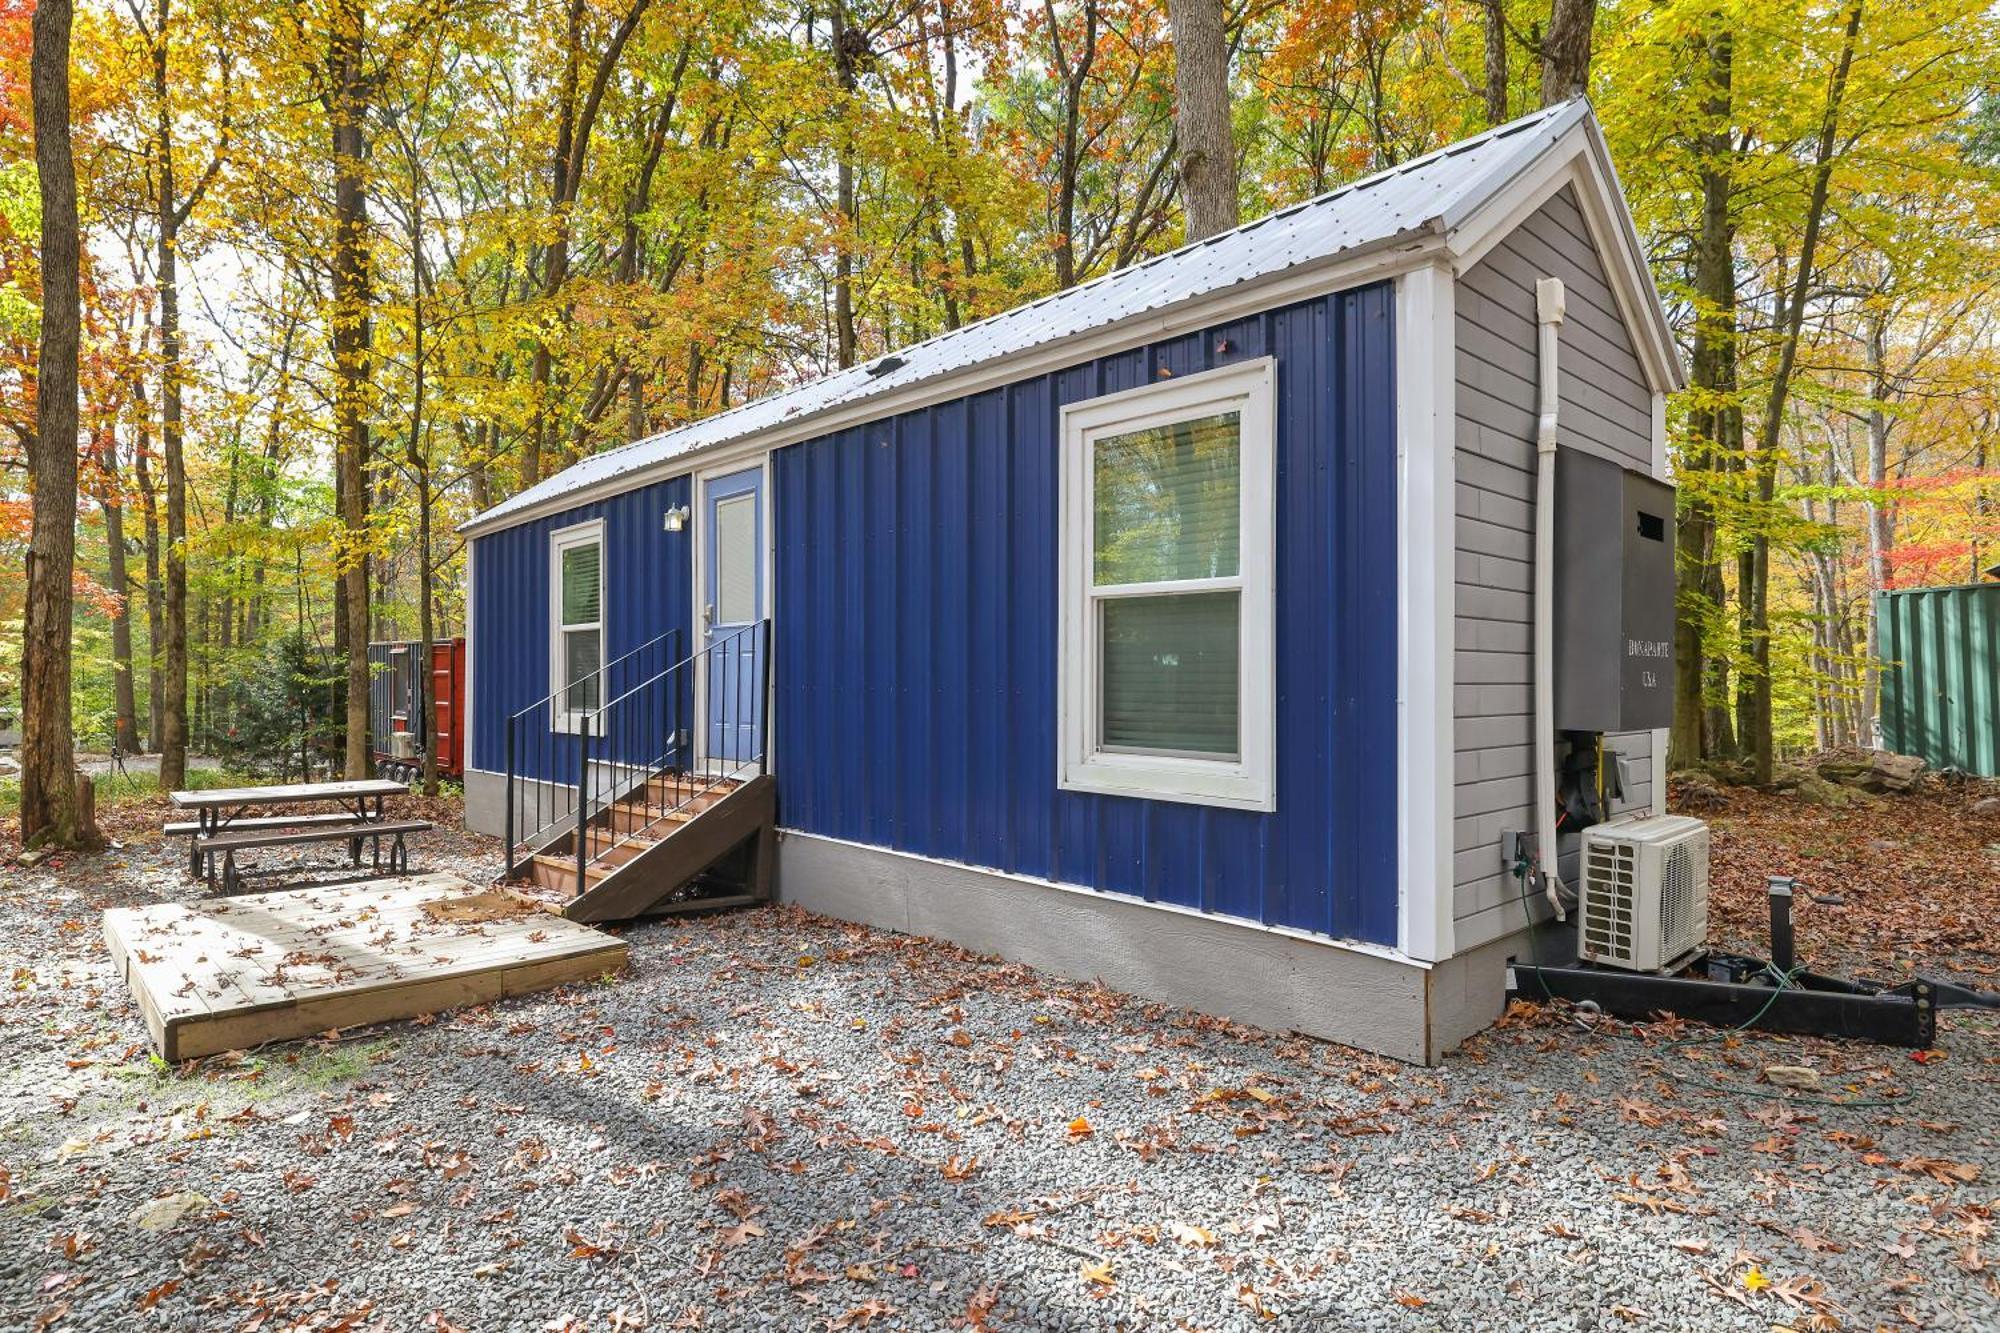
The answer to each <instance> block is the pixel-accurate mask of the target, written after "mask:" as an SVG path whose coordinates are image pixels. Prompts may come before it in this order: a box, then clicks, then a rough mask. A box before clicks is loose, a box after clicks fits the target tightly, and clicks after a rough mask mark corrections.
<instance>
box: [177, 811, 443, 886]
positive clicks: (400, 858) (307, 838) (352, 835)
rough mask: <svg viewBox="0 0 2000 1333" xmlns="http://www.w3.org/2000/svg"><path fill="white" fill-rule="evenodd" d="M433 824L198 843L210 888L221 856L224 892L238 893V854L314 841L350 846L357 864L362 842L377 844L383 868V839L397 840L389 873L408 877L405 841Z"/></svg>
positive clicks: (355, 826)
mask: <svg viewBox="0 0 2000 1333" xmlns="http://www.w3.org/2000/svg"><path fill="white" fill-rule="evenodd" d="M430 829H431V822H430V821H429V820H427V819H396V820H383V819H370V820H365V821H353V820H349V821H346V822H345V823H342V824H336V825H331V826H325V827H317V828H312V827H308V828H284V829H253V830H249V831H246V832H242V833H217V834H215V835H213V836H211V837H208V838H202V839H197V840H196V846H198V847H199V848H200V849H201V853H202V855H203V856H204V857H205V858H206V859H207V862H208V875H207V877H208V886H209V887H210V888H211V889H212V888H214V887H215V876H216V866H215V861H216V858H217V857H218V856H220V857H221V858H222V891H223V892H224V893H235V892H236V891H237V890H238V889H239V888H241V887H242V885H243V872H242V871H241V870H240V869H238V868H237V865H236V853H238V852H240V851H246V850H248V849H250V848H254V847H297V846H302V845H304V844H306V843H313V842H341V841H345V842H346V843H347V844H348V854H349V856H350V857H352V859H353V863H354V864H355V865H357V866H358V865H360V864H361V843H362V841H363V840H364V839H365V840H368V841H369V842H371V843H372V844H373V854H374V867H375V869H377V870H380V869H381V868H382V840H383V839H384V838H393V839H394V840H395V841H394V842H393V843H392V844H391V846H390V848H389V873H390V874H392V875H407V874H409V873H410V849H409V847H408V845H407V844H406V843H404V841H403V839H404V838H405V837H406V836H408V835H409V834H412V833H428V832H429V831H430Z"/></svg>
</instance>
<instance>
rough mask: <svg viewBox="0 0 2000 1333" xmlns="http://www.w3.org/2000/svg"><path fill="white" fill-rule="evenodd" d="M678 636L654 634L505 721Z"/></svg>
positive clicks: (672, 631)
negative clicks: (635, 646)
mask: <svg viewBox="0 0 2000 1333" xmlns="http://www.w3.org/2000/svg"><path fill="white" fill-rule="evenodd" d="M680 636H681V632H680V630H678V629H670V630H668V631H667V632H666V633H664V634H655V635H654V636H653V637H652V638H650V639H648V640H646V641H645V642H644V643H642V644H640V645H639V646H638V647H637V648H634V649H632V650H631V651H629V652H623V653H620V654H618V656H616V657H614V658H612V659H611V660H610V661H609V662H606V663H605V664H604V665H603V666H601V667H599V668H597V670H595V671H592V672H588V673H586V674H584V675H581V676H578V677H577V678H576V679H575V680H573V681H570V682H569V683H568V684H566V685H564V686H563V687H562V688H560V689H555V690H550V691H549V692H548V693H547V694H545V695H543V696H542V697H541V698H539V699H537V700H535V702H533V703H531V704H529V705H528V706H527V707H526V708H520V709H516V710H515V711H514V712H512V713H509V714H508V715H507V720H508V721H509V722H512V721H513V720H514V719H515V718H517V717H525V716H527V715H528V714H529V713H532V712H535V711H536V710H537V709H539V708H541V707H542V706H543V705H545V704H550V703H554V702H555V701H556V699H557V698H558V697H560V696H561V695H565V694H568V693H569V692H570V691H571V690H573V689H575V688H576V687H577V686H579V685H582V684H584V683H586V682H588V681H590V680H592V679H593V678H595V677H598V676H602V675H604V674H605V673H606V672H608V671H611V670H613V669H614V668H616V667H621V666H623V665H625V663H627V662H629V661H631V660H632V659H633V658H635V657H637V656H638V655H639V654H640V653H643V652H645V651H646V650H647V649H648V648H651V647H652V646H653V645H654V644H656V643H660V642H662V641H664V640H667V639H678V638H679V637H680Z"/></svg>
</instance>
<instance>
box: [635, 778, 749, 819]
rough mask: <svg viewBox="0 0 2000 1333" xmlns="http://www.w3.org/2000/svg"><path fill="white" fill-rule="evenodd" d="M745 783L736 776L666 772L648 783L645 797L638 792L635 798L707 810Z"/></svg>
mask: <svg viewBox="0 0 2000 1333" xmlns="http://www.w3.org/2000/svg"><path fill="white" fill-rule="evenodd" d="M742 785H743V784H742V783H740V782H738V781H736V780H735V779H733V778H704V777H702V776H701V775H700V774H696V773H662V774H661V775H660V776H658V777H656V778H651V779H649V780H648V781H647V783H646V794H645V796H644V797H643V798H640V797H639V796H638V793H636V792H635V793H634V794H633V798H634V799H644V800H646V801H648V802H650V803H651V804H653V805H655V806H681V805H686V806H687V807H689V808H690V809H694V810H706V809H708V808H709V807H710V806H712V805H714V804H715V803H716V802H717V801H720V800H721V799H722V798H723V797H725V796H727V795H729V793H730V792H732V791H735V790H736V789H737V788H738V787H740V786H742Z"/></svg>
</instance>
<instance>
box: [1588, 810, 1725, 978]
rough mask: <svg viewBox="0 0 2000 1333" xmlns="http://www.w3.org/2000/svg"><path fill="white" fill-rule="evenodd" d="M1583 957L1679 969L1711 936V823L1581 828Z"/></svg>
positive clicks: (1661, 820) (1652, 821)
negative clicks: (1709, 917)
mask: <svg viewBox="0 0 2000 1333" xmlns="http://www.w3.org/2000/svg"><path fill="white" fill-rule="evenodd" d="M1578 881H1579V882H1578V886H1577V896H1578V904H1577V908H1578V910H1577V915H1578V923H1577V933H1576V951H1577V956H1578V957H1579V958H1582V959H1583V960H1584V961H1586V962H1592V963H1600V964H1603V965H1605V966H1608V967H1621V968H1627V969H1629V970H1631V971H1635V972H1665V971H1669V970H1672V969H1674V968H1677V967H1679V966H1680V965H1681V964H1683V963H1685V962H1686V961H1687V960H1688V959H1689V958H1690V957H1691V956H1692V955H1694V954H1695V953H1696V952H1697V951H1698V950H1700V948H1701V946H1702V943H1703V942H1704V941H1705V940H1706V939H1707V938H1708V825H1707V824H1704V823H1703V822H1702V821H1701V820H1699V819H1690V818H1688V817H1687V816H1685V815H1655V816H1651V817H1648V818H1644V819H1628V820H1615V821H1613V822H1610V823H1605V824H1597V825H1594V826H1592V827H1591V828H1588V829H1585V830H1584V832H1583V848H1582V856H1581V865H1580V867H1579V874H1578Z"/></svg>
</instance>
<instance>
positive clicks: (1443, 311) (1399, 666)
mask: <svg viewBox="0 0 2000 1333" xmlns="http://www.w3.org/2000/svg"><path fill="white" fill-rule="evenodd" d="M1395 329H1396V506H1397V513H1396V530H1397V541H1396V798H1397V799H1396V865H1397V876H1396V884H1397V901H1396V944H1397V949H1398V951H1399V952H1401V953H1403V954H1405V955H1407V956H1408V957H1411V958H1420V959H1423V960H1426V961H1428V962H1440V961H1442V960H1444V959H1446V958H1449V957H1451V955H1452V950H1453V947H1454V944H1453V929H1452V903H1453V892H1454V889H1455V888H1456V885H1455V882H1454V876H1453V860H1452V849H1453V837H1452V817H1453V813H1454V812H1453V753H1452V746H1453V744H1454V743H1455V737H1454V733H1453V720H1452V685H1453V617H1454V615H1455V613H1456V592H1457V587H1456V583H1455V581H1454V580H1455V573H1454V569H1455V565H1454V560H1455V553H1454V544H1455V540H1456V526H1455V514H1456V510H1457V486H1458V470H1457V449H1456V443H1457V441H1456V436H1457V423H1458V405H1457V402H1456V392H1457V383H1458V381H1457V366H1456V361H1457V351H1458V335H1457V304H1456V291H1455V279H1454V278H1453V276H1452V271H1451V268H1450V266H1449V265H1447V264H1444V263H1441V262H1440V263H1434V264H1427V265H1425V266H1423V267H1422V268H1416V269H1411V270H1410V271H1408V272H1406V273H1404V274H1402V275H1400V276H1399V277H1398V278H1397V279H1396V318H1395Z"/></svg>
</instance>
